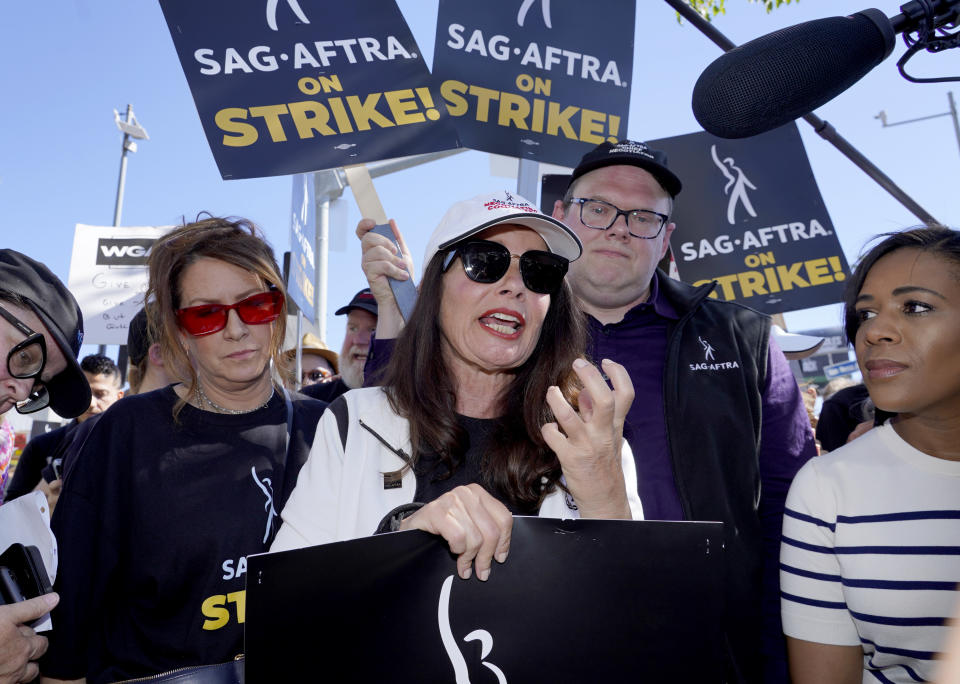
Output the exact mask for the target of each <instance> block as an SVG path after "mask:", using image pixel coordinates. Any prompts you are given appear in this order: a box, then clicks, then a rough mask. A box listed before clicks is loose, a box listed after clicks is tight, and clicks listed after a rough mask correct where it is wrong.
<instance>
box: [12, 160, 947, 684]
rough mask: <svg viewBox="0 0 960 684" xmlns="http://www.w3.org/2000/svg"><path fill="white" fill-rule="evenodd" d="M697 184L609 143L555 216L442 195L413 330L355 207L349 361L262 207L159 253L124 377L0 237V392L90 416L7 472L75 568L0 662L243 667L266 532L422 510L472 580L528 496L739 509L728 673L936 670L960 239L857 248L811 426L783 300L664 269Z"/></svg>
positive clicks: (380, 249) (424, 526) (46, 278)
mask: <svg viewBox="0 0 960 684" xmlns="http://www.w3.org/2000/svg"><path fill="white" fill-rule="evenodd" d="M681 190H682V182H681V180H680V179H679V178H678V177H677V176H676V175H675V174H674V173H673V172H672V171H671V170H670V168H669V167H668V165H667V160H666V157H665V156H664V155H663V154H662V153H661V152H658V151H656V150H653V149H651V148H649V147H648V146H647V145H645V144H644V143H641V142H633V141H620V142H617V143H603V144H601V145H599V146H598V147H597V148H596V149H594V150H592V151H591V152H589V153H588V154H587V155H585V156H584V158H583V159H582V161H581V162H580V164H579V165H578V166H577V167H576V168H575V170H574V172H573V174H572V177H571V180H570V183H569V186H568V188H567V190H566V193H565V194H564V196H563V198H562V199H560V200H557V202H556V204H555V206H554V208H553V211H552V215H546V214H543V213H541V212H539V211H538V210H537V209H536V208H535V207H534V206H533V205H532V204H530V203H529V202H528V201H527V200H525V199H524V198H522V197H519V196H517V195H515V194H512V193H508V192H499V193H486V194H482V195H479V196H477V197H474V198H471V199H466V200H462V201H459V202H456V203H454V204H453V205H452V206H451V207H449V209H448V210H447V211H446V213H445V214H444V216H443V218H442V219H441V220H440V222H439V224H438V226H437V228H436V229H435V230H434V232H433V233H432V235H431V236H430V239H429V241H428V245H427V249H426V253H425V255H424V258H423V262H422V264H423V275H422V277H421V279H420V284H419V287H418V291H419V295H418V299H417V304H416V306H415V308H414V310H413V313H412V315H411V316H410V318H409V320H407V321H404V318H403V316H402V315H401V314H400V311H399V309H398V307H397V305H396V302H395V300H394V298H393V294H392V290H391V288H390V285H389V282H388V279H389V278H393V279H397V280H406V279H408V278H410V277H411V274H412V273H413V265H412V259H411V256H410V255H409V254H407V253H405V252H401V251H400V250H398V248H397V246H396V245H397V244H400V245H404V244H405V243H404V241H403V240H402V235H401V233H400V228H399V227H398V226H397V225H396V224H394V225H393V229H394V231H395V237H396V238H397V240H396V241H393V240H389V239H387V238H385V237H384V236H382V235H379V234H377V233H374V232H372V231H371V229H372V227H373V225H374V222H373V221H371V220H367V219H365V220H363V221H361V223H360V224H359V225H358V227H357V235H358V237H359V238H360V241H361V244H362V247H363V259H362V264H361V266H362V268H363V271H364V273H365V275H366V278H367V281H368V283H369V288H368V289H365V290H362V291H361V292H358V293H357V294H356V295H355V296H354V297H353V298H352V299H351V300H350V302H349V303H348V304H347V305H345V306H344V307H342V308H341V309H339V310H338V311H337V312H336V313H337V314H338V315H343V316H345V317H346V324H347V334H346V335H345V339H344V343H343V347H342V349H341V351H340V353H339V354H336V353H334V352H333V351H332V350H330V349H328V348H327V347H326V345H325V344H324V343H323V342H322V341H321V340H319V339H317V338H315V337H314V336H312V335H308V336H306V337H304V339H303V340H302V349H301V351H300V353H299V354H297V353H296V352H292V351H290V350H284V348H283V346H284V345H283V341H284V339H285V322H286V313H287V312H286V306H287V299H286V296H285V289H284V283H283V280H282V278H281V277H280V275H279V274H280V271H279V269H278V268H277V263H276V260H275V258H274V254H273V252H272V250H271V248H270V247H269V246H268V245H267V244H266V242H265V241H264V240H263V238H262V236H261V235H260V234H259V231H258V230H257V229H256V228H255V227H254V226H253V225H252V224H250V223H249V222H248V221H246V220H242V219H238V220H234V219H231V220H227V219H219V218H210V217H207V218H201V219H198V220H197V221H196V222H193V223H187V224H184V225H182V226H180V227H178V228H176V229H174V230H173V231H171V232H170V233H168V234H167V235H166V236H164V237H163V238H161V239H159V240H158V241H157V243H156V244H155V245H154V247H153V248H152V249H151V252H150V256H149V286H148V291H147V293H146V298H145V301H146V305H145V307H144V309H143V310H142V311H141V312H140V314H138V317H137V319H135V321H134V322H133V323H132V324H131V327H130V340H129V342H130V344H129V346H130V371H129V389H128V390H127V395H126V396H124V395H123V393H122V391H121V387H122V382H121V381H120V377H121V373H120V371H119V370H118V369H117V368H116V366H115V365H113V364H112V362H110V360H109V359H105V358H104V357H99V356H92V357H86V358H84V359H82V360H80V361H78V354H79V351H80V344H81V342H82V331H83V327H82V316H81V314H80V310H79V307H78V306H77V304H76V301H75V300H74V298H73V297H72V295H71V294H70V293H69V291H68V290H67V289H66V288H65V287H64V286H63V284H62V283H61V282H60V281H59V280H58V279H57V278H56V276H54V275H53V274H52V273H50V271H49V270H48V269H46V267H44V266H43V265H42V264H40V263H39V262H36V261H34V260H33V259H31V258H29V257H27V256H25V255H22V254H19V253H17V252H14V251H12V250H0V332H2V334H0V353H2V354H3V355H4V356H5V357H6V364H5V366H4V367H3V368H2V369H0V412H5V411H7V410H9V409H11V408H16V410H17V411H20V412H22V413H29V412H33V411H37V410H40V409H42V408H45V407H46V406H48V405H49V406H50V407H51V408H52V409H53V410H54V411H56V413H57V414H58V415H60V416H62V417H64V418H73V419H75V420H74V421H72V422H71V423H70V424H68V425H67V426H65V427H63V428H61V429H60V430H56V431H53V432H50V433H48V434H46V435H43V436H41V437H38V438H36V439H34V440H33V441H32V442H31V443H30V444H29V445H28V447H27V449H26V450H25V451H24V453H23V456H22V457H21V464H20V466H18V470H17V472H16V473H15V474H14V476H13V478H12V480H11V481H10V483H9V486H8V492H7V498H8V499H10V498H11V497H12V496H17V495H22V494H24V493H26V492H30V491H33V490H35V489H39V490H40V491H43V492H44V493H45V494H46V495H47V497H48V501H49V502H50V507H51V508H52V509H53V517H52V529H53V532H54V534H55V535H56V538H57V541H58V545H59V570H58V572H57V577H56V582H55V585H54V589H55V593H52V594H46V595H44V596H40V597H38V598H35V599H31V600H29V601H24V602H21V603H18V604H13V605H8V606H0V682H7V681H9V682H18V681H31V680H32V679H34V678H35V677H36V676H37V675H38V673H40V674H42V678H43V681H52V682H55V681H75V680H87V681H90V682H111V681H118V680H123V679H128V678H134V677H146V676H152V675H155V674H157V673H162V672H167V671H171V670H174V669H176V668H181V667H189V666H195V665H207V664H213V663H219V662H225V661H229V660H231V659H232V658H234V657H235V656H236V655H237V654H239V653H242V652H243V624H242V623H243V602H244V594H243V592H244V586H245V584H244V583H245V581H246V575H245V569H246V560H245V559H246V556H248V555H249V554H253V553H260V552H264V551H267V550H273V551H277V550H286V549H292V548H297V547H302V546H308V545H314V544H322V543H327V542H333V541H339V540H347V539H353V538H357V537H361V536H367V535H373V534H378V533H384V532H390V531H396V530H408V529H419V530H423V531H426V532H429V533H431V534H435V535H438V536H439V537H441V538H443V539H444V540H445V542H446V543H447V544H448V545H449V548H450V551H451V552H452V553H453V554H454V555H455V556H456V564H457V573H458V574H459V576H460V577H461V578H464V579H468V578H470V577H472V576H476V577H477V578H478V579H479V580H481V581H484V580H487V579H488V578H489V577H490V574H491V572H493V573H495V572H496V571H497V569H496V567H495V566H496V565H497V564H500V563H505V562H507V563H508V562H509V559H508V557H509V551H510V533H511V528H512V521H513V516H514V515H539V516H545V517H553V518H602V519H615V518H623V519H633V520H641V519H647V520H713V521H720V522H723V523H724V532H723V534H724V552H723V570H722V572H723V579H722V591H723V601H724V604H725V611H724V618H723V620H724V622H723V624H722V626H721V627H722V631H723V635H724V644H723V652H724V671H723V673H722V674H721V677H722V680H723V681H727V682H787V681H793V682H797V683H798V684H806V683H807V682H810V683H813V682H817V683H820V682H825V683H827V684H832V683H836V684H847V683H851V684H852V683H853V682H859V681H864V682H867V681H881V682H884V681H886V682H903V681H930V680H931V678H932V677H933V676H934V674H935V666H936V656H937V654H938V653H940V652H941V651H943V650H944V649H945V648H946V644H947V642H948V623H947V621H948V619H949V617H950V616H951V615H953V614H954V612H955V611H956V610H958V608H960V606H958V601H957V598H958V596H960V594H958V582H960V452H958V448H957V445H958V444H960V439H958V437H960V434H958V433H960V368H958V372H957V373H954V372H953V371H950V370H949V369H950V368H952V367H953V366H954V364H957V363H960V361H958V360H957V357H956V355H955V353H954V350H955V349H956V348H957V346H958V343H960V234H958V233H957V232H956V231H953V230H949V229H946V228H920V229H912V230H906V231H903V232H900V233H896V234H891V235H888V236H886V237H885V238H884V239H883V240H882V241H881V242H879V243H878V244H877V245H876V246H874V247H873V248H872V249H871V250H870V251H869V252H868V253H867V254H866V255H865V256H864V258H863V259H862V260H861V261H860V263H859V264H858V265H857V268H856V270H855V272H854V274H853V277H852V278H850V280H849V288H848V294H847V298H846V302H845V306H846V333H847V336H848V338H849V340H850V341H851V342H852V343H853V344H854V346H855V350H856V353H857V358H858V362H859V364H860V367H861V370H862V373H863V377H864V387H863V388H862V390H858V391H859V392H860V394H858V395H856V396H854V395H852V392H848V394H850V395H851V396H849V397H848V396H847V395H844V392H847V390H840V391H839V392H837V394H836V395H834V397H833V398H831V399H828V400H827V401H826V402H825V403H824V409H823V411H821V417H820V422H819V424H818V425H817V433H816V435H815V432H814V429H813V428H812V426H811V421H810V415H809V414H808V408H807V406H806V405H805V401H804V396H803V394H802V392H801V390H800V388H799V387H798V385H797V382H796V380H795V379H794V376H793V373H792V372H791V369H790V366H789V364H788V361H787V358H786V357H785V355H784V353H783V350H782V349H781V346H780V344H779V343H778V342H777V340H778V339H783V338H782V337H780V335H781V334H782V331H781V330H778V329H776V328H774V327H772V326H771V321H770V318H769V317H768V316H766V315H763V314H760V313H757V312H755V311H753V310H751V309H749V308H748V307H745V306H742V305H739V304H736V303H731V302H724V301H720V300H718V299H715V298H711V297H710V294H711V292H712V290H713V288H714V286H715V284H706V285H702V286H698V287H694V286H690V285H687V284H685V283H682V282H680V281H678V280H675V279H671V278H669V277H668V276H667V275H666V274H665V273H664V272H663V271H662V270H660V269H659V268H658V263H659V262H660V260H661V259H662V258H663V257H664V256H665V255H666V253H667V250H668V249H669V240H670V237H671V234H672V233H673V232H674V230H676V229H677V227H676V226H675V224H674V223H673V222H672V221H671V220H670V217H671V214H672V212H673V206H674V202H675V201H677V198H678V195H679V194H680V192H681ZM704 359H706V360H707V361H710V362H711V363H705V362H704ZM853 389H855V388H850V390H853ZM841 395H843V396H841ZM121 397H123V398H122V399H121ZM857 397H859V398H857ZM834 399H836V403H835V404H834V403H831V402H833V401H834ZM841 402H846V403H841ZM866 402H869V404H867V403H866ZM854 404H856V413H854V412H853V409H852V408H851V407H852V406H853V405H854ZM865 404H866V409H869V411H865ZM828 406H830V410H828ZM834 409H836V410H834ZM831 416H834V418H837V419H842V420H836V421H834V418H831ZM854 418H859V419H860V420H856V422H855V423H854V424H853V425H852V426H850V427H849V429H848V430H847V431H846V433H845V434H844V435H843V437H842V438H841V437H838V435H839V434H840V433H841V432H842V431H843V430H844V429H846V428H845V427H838V426H837V425H832V424H831V421H834V422H836V423H841V422H844V423H846V422H849V421H850V420H853V419H854ZM825 421H826V426H825ZM821 430H823V435H821V434H820V432H821ZM855 430H860V432H862V433H864V434H862V436H858V437H857V438H856V439H850V434H851V433H853V432H854V431H855ZM828 433H829V435H830V436H829V439H830V440H831V441H830V442H829V447H828V446H826V443H827V439H828V438H826V437H825V436H826V435H827V434H828ZM857 434H860V433H857ZM855 436H856V435H855ZM817 437H819V439H820V441H821V443H822V446H824V447H825V448H824V449H823V450H822V452H823V453H822V455H820V456H817V455H816V454H817V446H816V439H817ZM848 440H849V443H847V442H848ZM827 452H829V453H827ZM21 469H22V472H21ZM544 562H549V559H544ZM51 609H52V620H53V629H52V631H51V632H50V633H49V635H48V637H44V636H42V635H38V634H36V633H34V631H33V629H32V628H31V627H30V626H29V624H30V623H31V622H32V621H33V620H34V619H36V618H38V617H40V616H42V615H44V614H46V613H47V612H50V611H51ZM946 671H947V670H944V672H946Z"/></svg>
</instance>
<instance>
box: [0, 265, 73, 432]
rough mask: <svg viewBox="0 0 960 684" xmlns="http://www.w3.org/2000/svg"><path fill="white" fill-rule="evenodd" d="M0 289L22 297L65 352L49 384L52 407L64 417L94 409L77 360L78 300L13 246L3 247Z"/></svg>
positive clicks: (42, 268) (54, 278)
mask: <svg viewBox="0 0 960 684" xmlns="http://www.w3.org/2000/svg"><path fill="white" fill-rule="evenodd" d="M0 290H5V291H7V292H9V293H11V294H14V295H18V296H20V297H22V298H23V299H24V301H26V303H27V305H28V306H29V307H30V310H31V311H33V313H35V314H36V315H37V317H39V318H40V320H41V321H43V324H44V326H46V328H47V331H48V332H49V333H50V337H52V338H53V341H54V342H56V343H57V346H58V347H60V351H61V352H63V356H64V358H66V360H67V367H66V368H65V369H64V370H62V371H60V372H59V373H57V374H56V375H55V376H53V377H52V378H50V380H49V382H46V383H45V385H46V387H47V392H48V393H49V395H50V408H52V409H53V410H54V411H56V412H57V414H58V415H60V416H63V417H64V418H76V417H77V416H79V415H80V414H81V413H83V412H84V411H86V410H87V409H88V408H90V385H89V384H88V383H87V376H85V375H84V374H83V371H82V370H81V369H80V364H78V363H77V356H78V355H79V354H80V345H81V344H83V314H82V313H81V312H80V306H79V305H78V304H77V300H76V299H74V297H73V295H72V294H70V291H69V290H68V289H67V288H66V286H64V284H63V283H62V282H61V281H60V279H59V278H57V276H55V275H54V274H53V273H52V272H51V271H50V269H49V268H47V267H46V266H44V265H43V264H41V263H40V262H39V261H34V260H33V259H31V258H30V257H28V256H26V255H24V254H21V253H20V252H16V251H14V250H12V249H0ZM38 332H39V331H38Z"/></svg>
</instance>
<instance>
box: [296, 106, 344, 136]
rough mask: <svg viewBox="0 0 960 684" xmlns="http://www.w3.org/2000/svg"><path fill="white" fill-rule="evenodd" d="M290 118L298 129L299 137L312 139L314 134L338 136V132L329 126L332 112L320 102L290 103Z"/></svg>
mask: <svg viewBox="0 0 960 684" xmlns="http://www.w3.org/2000/svg"><path fill="white" fill-rule="evenodd" d="M290 118H291V119H293V124H294V126H296V127H297V135H299V136H300V138H301V140H302V139H303V138H312V137H313V132H314V131H316V132H317V133H319V134H320V135H336V133H337V132H336V131H335V130H333V129H332V128H330V126H328V125H327V122H328V121H329V120H330V111H329V110H328V109H327V108H326V107H324V106H323V105H322V104H320V103H319V102H314V101H313V100H304V101H303V102H291V103H290Z"/></svg>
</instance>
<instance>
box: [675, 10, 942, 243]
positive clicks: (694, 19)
mask: <svg viewBox="0 0 960 684" xmlns="http://www.w3.org/2000/svg"><path fill="white" fill-rule="evenodd" d="M664 2H666V3H667V4H668V5H670V7H672V8H673V9H674V10H676V11H677V13H678V14H679V15H680V16H682V17H683V18H684V19H686V20H687V21H689V22H690V23H691V24H693V25H694V26H695V27H696V28H697V30H699V31H700V32H701V33H702V34H703V35H705V36H706V37H707V38H709V39H710V40H711V41H712V42H713V43H714V44H716V45H717V46H718V47H720V49H722V50H723V51H724V52H729V51H730V50H732V49H733V48H735V47H737V45H736V43H734V42H733V41H732V40H730V39H729V38H727V37H726V36H725V35H723V33H721V32H720V31H719V30H718V29H717V27H715V26H714V25H713V24H711V23H710V22H709V21H707V20H706V19H704V18H703V17H701V16H700V15H699V14H698V13H697V11H696V10H694V9H693V8H692V7H690V5H688V4H687V3H686V2H685V0H664ZM801 118H802V119H803V120H804V121H806V122H807V123H808V124H810V125H811V126H812V127H813V130H814V131H816V132H817V134H818V135H819V136H820V137H821V138H823V139H824V140H826V141H827V142H829V143H830V144H831V145H833V146H834V147H836V148H837V149H838V150H840V152H841V153H842V154H843V155H844V156H845V157H847V159H849V160H850V161H852V162H853V163H854V164H856V165H857V166H858V167H859V168H860V170H862V171H863V172H864V173H866V174H867V175H868V176H870V178H872V179H873V180H874V181H876V182H877V183H878V184H879V185H880V187H882V188H883V189H884V190H886V191H887V192H888V193H890V195H892V196H893V198H894V199H896V200H897V201H898V202H900V204H902V205H903V206H904V207H906V208H907V210H908V211H910V213H911V214H913V215H914V216H916V217H917V218H918V219H920V220H921V221H923V222H924V223H925V224H926V225H928V226H940V225H942V224H941V223H940V222H939V221H937V219H935V218H934V217H933V216H932V215H930V213H929V212H928V211H927V210H926V209H924V208H923V207H921V206H920V205H919V204H918V203H917V202H916V201H915V200H914V199H913V198H912V197H910V195H908V194H907V193H906V192H904V191H903V190H902V189H901V188H900V186H898V185H897V184H896V183H894V182H893V180H891V179H890V177H889V176H887V174H885V173H884V172H883V171H881V170H880V169H879V168H877V166H876V165H875V164H874V163H873V162H871V161H870V160H869V159H867V158H866V157H865V156H864V155H863V154H862V153H861V152H860V151H859V150H858V149H857V148H855V147H854V146H853V145H851V144H850V143H849V142H848V141H847V140H846V138H844V137H843V136H842V135H840V133H838V132H837V129H836V128H834V127H833V125H832V124H830V123H829V122H827V121H824V120H823V119H821V118H820V117H819V116H817V115H816V114H813V113H810V114H804V115H803V116H802V117H801Z"/></svg>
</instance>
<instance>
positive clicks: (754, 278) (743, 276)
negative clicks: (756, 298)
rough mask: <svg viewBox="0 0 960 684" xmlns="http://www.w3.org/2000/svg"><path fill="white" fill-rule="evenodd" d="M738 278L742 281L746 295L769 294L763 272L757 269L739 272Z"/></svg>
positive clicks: (742, 288) (741, 285)
mask: <svg viewBox="0 0 960 684" xmlns="http://www.w3.org/2000/svg"><path fill="white" fill-rule="evenodd" d="M737 280H739V281H740V289H741V290H742V291H743V296H744V297H752V296H753V295H765V294H767V290H766V288H765V287H764V279H763V274H761V273H758V272H757V271H745V272H744V273H738V274H737Z"/></svg>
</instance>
